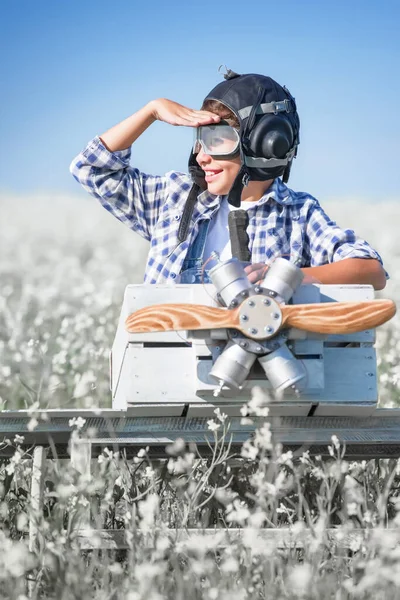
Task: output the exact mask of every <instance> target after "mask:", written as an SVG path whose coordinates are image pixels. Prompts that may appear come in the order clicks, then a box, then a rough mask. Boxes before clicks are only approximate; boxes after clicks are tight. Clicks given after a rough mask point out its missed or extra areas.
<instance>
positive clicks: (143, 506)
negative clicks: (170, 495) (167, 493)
mask: <svg viewBox="0 0 400 600" xmlns="http://www.w3.org/2000/svg"><path fill="white" fill-rule="evenodd" d="M159 504H160V498H159V497H158V496H157V494H149V495H148V496H147V498H146V499H145V500H141V501H140V502H139V504H138V507H139V515H140V517H141V526H142V527H144V528H145V529H146V528H147V527H148V528H150V527H152V526H153V525H154V521H155V518H156V516H157V514H158V507H159Z"/></svg>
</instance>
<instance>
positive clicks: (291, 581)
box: [288, 563, 312, 597]
mask: <svg viewBox="0 0 400 600" xmlns="http://www.w3.org/2000/svg"><path fill="white" fill-rule="evenodd" d="M311 578H312V568H311V565H310V564H308V563H303V564H302V565H295V566H294V567H292V569H291V571H290V574H289V577H288V586H289V589H290V591H291V594H292V595H293V596H297V597H301V596H305V595H306V594H307V592H308V589H309V586H310V584H311Z"/></svg>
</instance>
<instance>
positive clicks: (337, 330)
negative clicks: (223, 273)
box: [125, 300, 396, 339]
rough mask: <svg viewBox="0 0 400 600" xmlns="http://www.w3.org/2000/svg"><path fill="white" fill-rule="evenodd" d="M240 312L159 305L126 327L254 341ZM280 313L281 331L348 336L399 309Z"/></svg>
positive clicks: (334, 305) (388, 304)
mask: <svg viewBox="0 0 400 600" xmlns="http://www.w3.org/2000/svg"><path fill="white" fill-rule="evenodd" d="M240 309H241V307H240V306H239V307H238V308H235V309H229V310H228V309H226V308H213V307H210V306H203V305H201V304H156V305H153V306H148V307H146V308H142V309H140V310H138V311H136V312H134V313H132V314H131V315H130V316H129V317H128V318H127V319H126V322H125V325H126V329H127V331H129V332H131V333H148V332H153V331H154V332H155V331H180V330H196V329H225V328H229V329H237V330H238V331H240V332H242V333H243V334H245V335H246V336H247V337H250V338H251V337H252V335H251V334H250V333H249V331H248V327H246V324H245V323H242V322H241V321H240ZM280 310H281V311H282V323H281V326H280V328H279V329H282V328H283V327H296V328H297V329H305V330H306V331H312V332H315V333H324V334H345V333H355V332H357V331H364V330H365V329H370V328H373V327H378V326H379V325H382V324H383V323H385V322H386V321H388V320H389V319H391V318H392V317H393V316H394V314H395V313H396V305H395V303H394V302H393V301H392V300H368V301H365V302H327V303H323V304H294V305H289V306H282V305H281V306H280ZM274 334H276V331H275V332H274ZM268 337H271V336H270V335H268V334H266V335H265V339H266V338H268ZM257 339H260V336H258V337H257Z"/></svg>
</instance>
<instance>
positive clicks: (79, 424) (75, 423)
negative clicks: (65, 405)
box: [68, 417, 86, 431]
mask: <svg viewBox="0 0 400 600" xmlns="http://www.w3.org/2000/svg"><path fill="white" fill-rule="evenodd" d="M85 423H86V419H83V418H82V417H73V418H72V419H70V420H69V421H68V425H69V426H70V427H76V429H77V430H78V431H80V430H81V429H82V428H83V426H84V425H85Z"/></svg>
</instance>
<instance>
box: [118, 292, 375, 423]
mask: <svg viewBox="0 0 400 600" xmlns="http://www.w3.org/2000/svg"><path fill="white" fill-rule="evenodd" d="M373 298H374V291H373V288H372V286H359V285H322V284H312V285H304V286H301V287H300V288H299V289H298V290H297V292H296V293H295V294H294V296H293V303H294V304H306V303H315V302H335V301H363V300H371V299H373ZM166 302H168V303H171V302H172V303H184V302H185V303H187V302H189V303H196V304H205V305H209V306H218V303H217V302H216V299H215V289H214V287H213V286H212V285H204V286H202V285H175V286H167V285H129V286H127V288H126V290H125V296H124V302H123V306H122V310H121V315H120V320H119V324H118V329H117V333H116V337H115V340H114V344H113V347H112V352H111V390H112V397H113V408H116V409H123V410H125V409H127V408H128V407H131V408H132V409H134V406H135V405H140V412H141V414H144V412H145V406H146V405H147V404H148V405H149V413H148V414H149V415H150V414H153V412H152V411H153V410H154V409H155V408H156V406H157V411H159V410H160V406H165V409H166V414H168V415H178V414H187V415H190V416H203V415H206V414H208V413H210V414H212V411H213V410H214V408H215V407H216V406H221V405H223V406H224V410H225V412H228V413H230V414H232V415H234V414H239V410H240V407H241V406H242V404H243V403H244V402H245V401H247V400H248V399H249V398H250V395H251V389H252V387H254V386H255V385H257V386H260V387H261V388H263V389H265V390H271V387H270V384H269V382H268V380H267V379H266V377H265V375H264V374H263V373H261V372H260V373H259V375H257V371H254V373H253V374H252V373H251V374H250V379H249V380H248V381H246V383H245V385H244V386H243V388H242V390H239V391H238V392H232V391H231V392H224V394H223V396H222V397H219V398H218V399H217V400H216V399H215V398H214V396H213V392H214V390H215V389H216V388H217V384H216V382H214V381H213V380H212V379H211V378H210V377H209V373H210V370H211V368H212V365H213V360H214V359H215V355H216V354H217V353H218V351H216V348H217V347H219V348H220V350H221V351H222V350H223V347H224V344H225V341H224V340H216V339H213V338H215V336H216V335H220V333H216V332H213V333H211V332H210V331H209V332H196V333H195V334H192V335H189V334H188V332H160V333H148V334H131V333H128V332H126V331H125V326H124V323H125V319H126V318H127V317H128V316H129V315H130V314H131V313H132V312H134V311H135V310H138V309H139V308H142V307H144V306H150V305H153V304H161V303H166ZM289 337H290V338H291V339H289V343H290V345H291V347H292V351H293V352H294V354H295V356H297V358H299V359H301V360H302V361H303V364H304V366H305V367H306V370H307V374H308V381H307V385H306V388H305V390H303V392H302V394H301V396H300V398H298V397H296V396H295V395H294V394H293V393H292V394H291V393H290V392H288V393H286V394H285V396H284V398H283V399H282V400H281V401H279V402H274V403H273V405H272V406H271V413H272V414H273V415H277V416H279V415H282V416H283V415H308V414H310V412H311V413H312V414H316V415H321V416H325V415H340V414H343V415H349V414H350V415H351V414H370V413H371V412H372V411H373V410H374V408H375V406H376V403H377V400H378V392H377V373H376V369H377V367H376V355H375V349H374V347H373V346H374V342H375V330H368V331H363V332H360V333H354V334H348V335H340V336H338V335H335V336H333V335H331V336H323V335H318V334H307V333H306V332H303V331H299V330H291V331H290V336H289ZM346 346H347V347H346ZM213 357H214V358H213ZM143 411H144V412H143Z"/></svg>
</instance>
